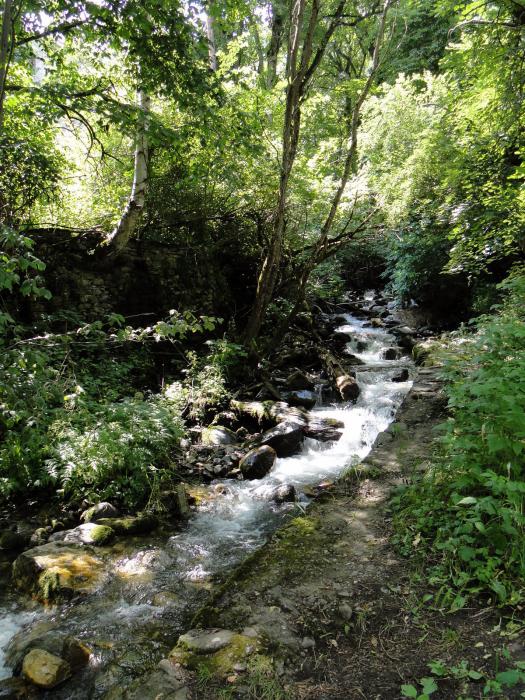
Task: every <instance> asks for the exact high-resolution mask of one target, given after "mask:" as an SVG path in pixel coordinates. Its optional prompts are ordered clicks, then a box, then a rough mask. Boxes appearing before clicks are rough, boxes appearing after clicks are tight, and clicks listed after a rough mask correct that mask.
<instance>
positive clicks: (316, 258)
mask: <svg viewBox="0 0 525 700" xmlns="http://www.w3.org/2000/svg"><path fill="white" fill-rule="evenodd" d="M389 7H390V0H386V1H385V4H384V6H383V12H382V15H381V19H380V24H379V28H378V31H377V34H376V38H375V41H374V46H373V49H372V66H371V68H370V71H369V73H368V78H367V80H366V83H365V85H364V86H363V89H362V90H361V92H360V94H359V95H358V96H357V98H356V101H355V104H354V106H353V108H352V109H351V111H350V112H349V113H348V114H347V120H348V122H349V133H348V139H349V141H350V143H349V146H348V151H347V154H346V157H345V163H344V166H343V172H342V174H341V179H340V181H339V185H338V187H337V189H336V191H335V193H334V196H333V197H332V201H331V204H330V209H329V211H328V215H327V217H326V219H325V221H324V224H323V226H322V228H321V233H320V236H319V239H318V241H317V243H316V244H315V245H314V246H313V249H312V253H311V255H310V257H309V258H308V259H307V260H306V262H305V263H304V265H303V269H302V270H301V272H300V274H299V283H298V285H297V293H296V299H295V303H294V305H293V307H292V310H291V311H290V313H289V314H288V315H287V317H286V319H285V320H284V321H283V323H282V324H281V325H280V326H279V328H278V330H277V333H276V335H275V336H274V338H275V340H280V339H281V338H282V336H283V335H284V333H285V332H286V330H287V329H288V328H289V327H290V324H291V323H292V322H293V320H294V318H295V317H296V315H297V314H298V313H299V311H300V309H301V307H302V305H303V303H304V301H305V297H306V288H307V284H308V280H309V279H310V275H311V274H312V272H313V271H314V270H315V268H316V267H317V265H318V264H319V263H320V262H322V261H324V260H326V259H327V258H328V257H330V256H331V255H332V254H333V253H335V252H337V250H339V248H340V247H341V246H340V245H337V246H335V247H334V248H333V249H332V250H333V253H332V252H330V251H329V248H330V246H331V244H332V243H333V239H330V237H329V236H330V233H331V231H332V227H333V224H334V221H335V217H336V215H337V211H338V209H339V205H340V203H341V199H342V197H343V194H344V191H345V188H346V185H347V184H348V181H349V179H350V176H351V175H352V173H354V172H355V160H356V155H357V133H358V126H359V119H360V116H361V108H362V106H363V103H364V101H365V100H366V98H367V97H368V94H369V93H370V89H371V88H372V85H373V84H374V80H375V76H376V73H377V70H378V68H379V63H380V51H381V45H382V43H383V38H384V35H385V26H386V18H387V14H388V10H389ZM368 218H369V217H367V219H365V221H367V220H368ZM363 223H364V222H361V225H359V226H357V227H356V228H355V229H354V231H353V232H352V233H353V235H355V233H357V232H358V231H360V230H362V228H363V225H362V224H363ZM351 237H352V234H350V235H348V234H347V240H349V239H350V238H351Z"/></svg>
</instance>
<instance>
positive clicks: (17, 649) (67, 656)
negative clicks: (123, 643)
mask: <svg viewBox="0 0 525 700" xmlns="http://www.w3.org/2000/svg"><path fill="white" fill-rule="evenodd" d="M32 649H41V650H42V649H43V650H44V651H47V652H48V653H49V654H53V655H54V656H58V657H60V658H62V659H64V660H65V661H67V662H68V663H69V665H70V666H71V668H72V669H78V668H81V667H83V666H86V665H87V664H88V663H89V659H90V656H91V653H92V652H91V649H90V648H89V647H87V646H86V645H85V644H83V643H82V642H81V641H80V640H78V639H76V638H75V637H72V636H70V635H67V634H66V633H64V632H60V631H59V630H58V629H57V628H56V623H52V622H49V621H47V620H42V621H40V622H37V623H36V624H35V625H33V626H32V627H31V628H30V629H22V630H21V631H20V632H18V633H17V634H15V636H14V637H12V639H11V640H10V641H9V644H8V645H7V647H6V652H5V653H6V657H5V658H6V663H7V665H8V666H9V667H10V668H12V669H13V673H14V674H15V675H19V674H20V673H21V672H22V663H23V660H24V658H25V657H26V656H27V655H28V653H29V652H30V651H31V650H32Z"/></svg>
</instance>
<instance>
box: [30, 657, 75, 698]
mask: <svg viewBox="0 0 525 700" xmlns="http://www.w3.org/2000/svg"><path fill="white" fill-rule="evenodd" d="M22 675H23V676H24V678H27V680H28V681H30V682H31V683H34V684H35V685H37V686H38V687H39V688H45V689H50V688H55V687H56V686H57V685H60V683H63V682H64V681H65V680H67V679H68V678H69V677H70V676H71V666H70V665H69V664H68V662H67V661H65V660H64V659H61V658H60V657H59V656H55V655H54V654H50V653H49V652H48V651H45V649H31V651H30V652H29V654H27V656H26V657H25V658H24V663H23V665H22Z"/></svg>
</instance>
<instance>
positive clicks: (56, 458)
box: [45, 392, 184, 507]
mask: <svg viewBox="0 0 525 700" xmlns="http://www.w3.org/2000/svg"><path fill="white" fill-rule="evenodd" d="M67 398H68V403H77V402H78V404H80V405H76V406H74V407H73V406H72V407H71V409H70V410H66V411H65V412H64V413H63V414H62V415H61V416H60V417H59V418H57V419H56V420H55V421H54V422H53V423H52V424H51V426H50V428H49V438H50V440H51V443H52V447H51V448H50V452H51V454H52V456H51V457H50V458H49V459H47V460H46V462H45V469H46V472H47V473H48V474H49V476H50V478H51V479H52V480H53V481H57V482H58V483H59V484H60V485H61V486H62V488H64V490H65V492H66V494H70V495H77V496H78V495H79V494H81V495H82V496H84V497H86V496H87V497H88V498H89V497H92V498H97V499H113V500H117V501H119V502H121V503H124V504H126V505H128V506H131V507H132V506H134V505H137V504H139V503H141V502H144V500H145V498H146V497H147V496H148V494H149V492H150V490H151V481H152V479H153V476H154V475H157V474H158V472H159V471H160V472H165V471H166V470H168V469H169V467H170V461H171V453H172V451H173V448H174V447H175V446H176V445H178V443H179V440H180V438H181V437H182V435H183V432H184V429H183V424H182V420H181V417H180V412H181V402H180V398H181V397H179V396H177V395H175V396H174V395H173V394H171V396H170V397H167V396H165V395H164V396H163V395H160V396H152V397H151V398H149V399H147V400H144V397H143V396H141V395H138V396H137V397H134V398H126V399H124V400H122V401H119V402H115V403H110V404H99V405H96V404H94V405H93V404H92V403H90V402H86V403H83V401H82V394H81V393H80V392H77V394H76V395H74V396H72V397H67Z"/></svg>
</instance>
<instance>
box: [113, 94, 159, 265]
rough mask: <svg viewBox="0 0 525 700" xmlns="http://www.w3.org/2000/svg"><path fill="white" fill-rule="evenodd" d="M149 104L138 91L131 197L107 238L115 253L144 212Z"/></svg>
mask: <svg viewBox="0 0 525 700" xmlns="http://www.w3.org/2000/svg"><path fill="white" fill-rule="evenodd" d="M150 104H151V98H150V97H149V96H148V95H147V94H146V93H145V92H143V91H140V92H139V105H140V109H141V112H142V114H141V117H140V121H139V124H138V128H137V137H136V145H135V164H134V170H133V185H132V188H131V196H130V198H129V201H128V204H127V206H126V209H125V210H124V213H123V214H122V218H121V219H120V221H119V223H118V224H117V226H116V227H115V229H114V230H113V232H112V233H111V235H110V236H109V243H110V244H111V246H112V247H113V248H114V250H115V251H116V252H117V253H119V252H120V251H121V250H123V249H124V248H125V247H126V245H127V244H128V242H129V240H130V239H131V238H132V237H133V235H134V233H135V231H136V230H137V227H138V225H139V223H140V220H141V218H142V213H143V211H144V204H145V201H146V192H147V188H148V164H149V154H148V151H149V148H148V133H147V131H148V130H147V114H148V112H149V109H150Z"/></svg>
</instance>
